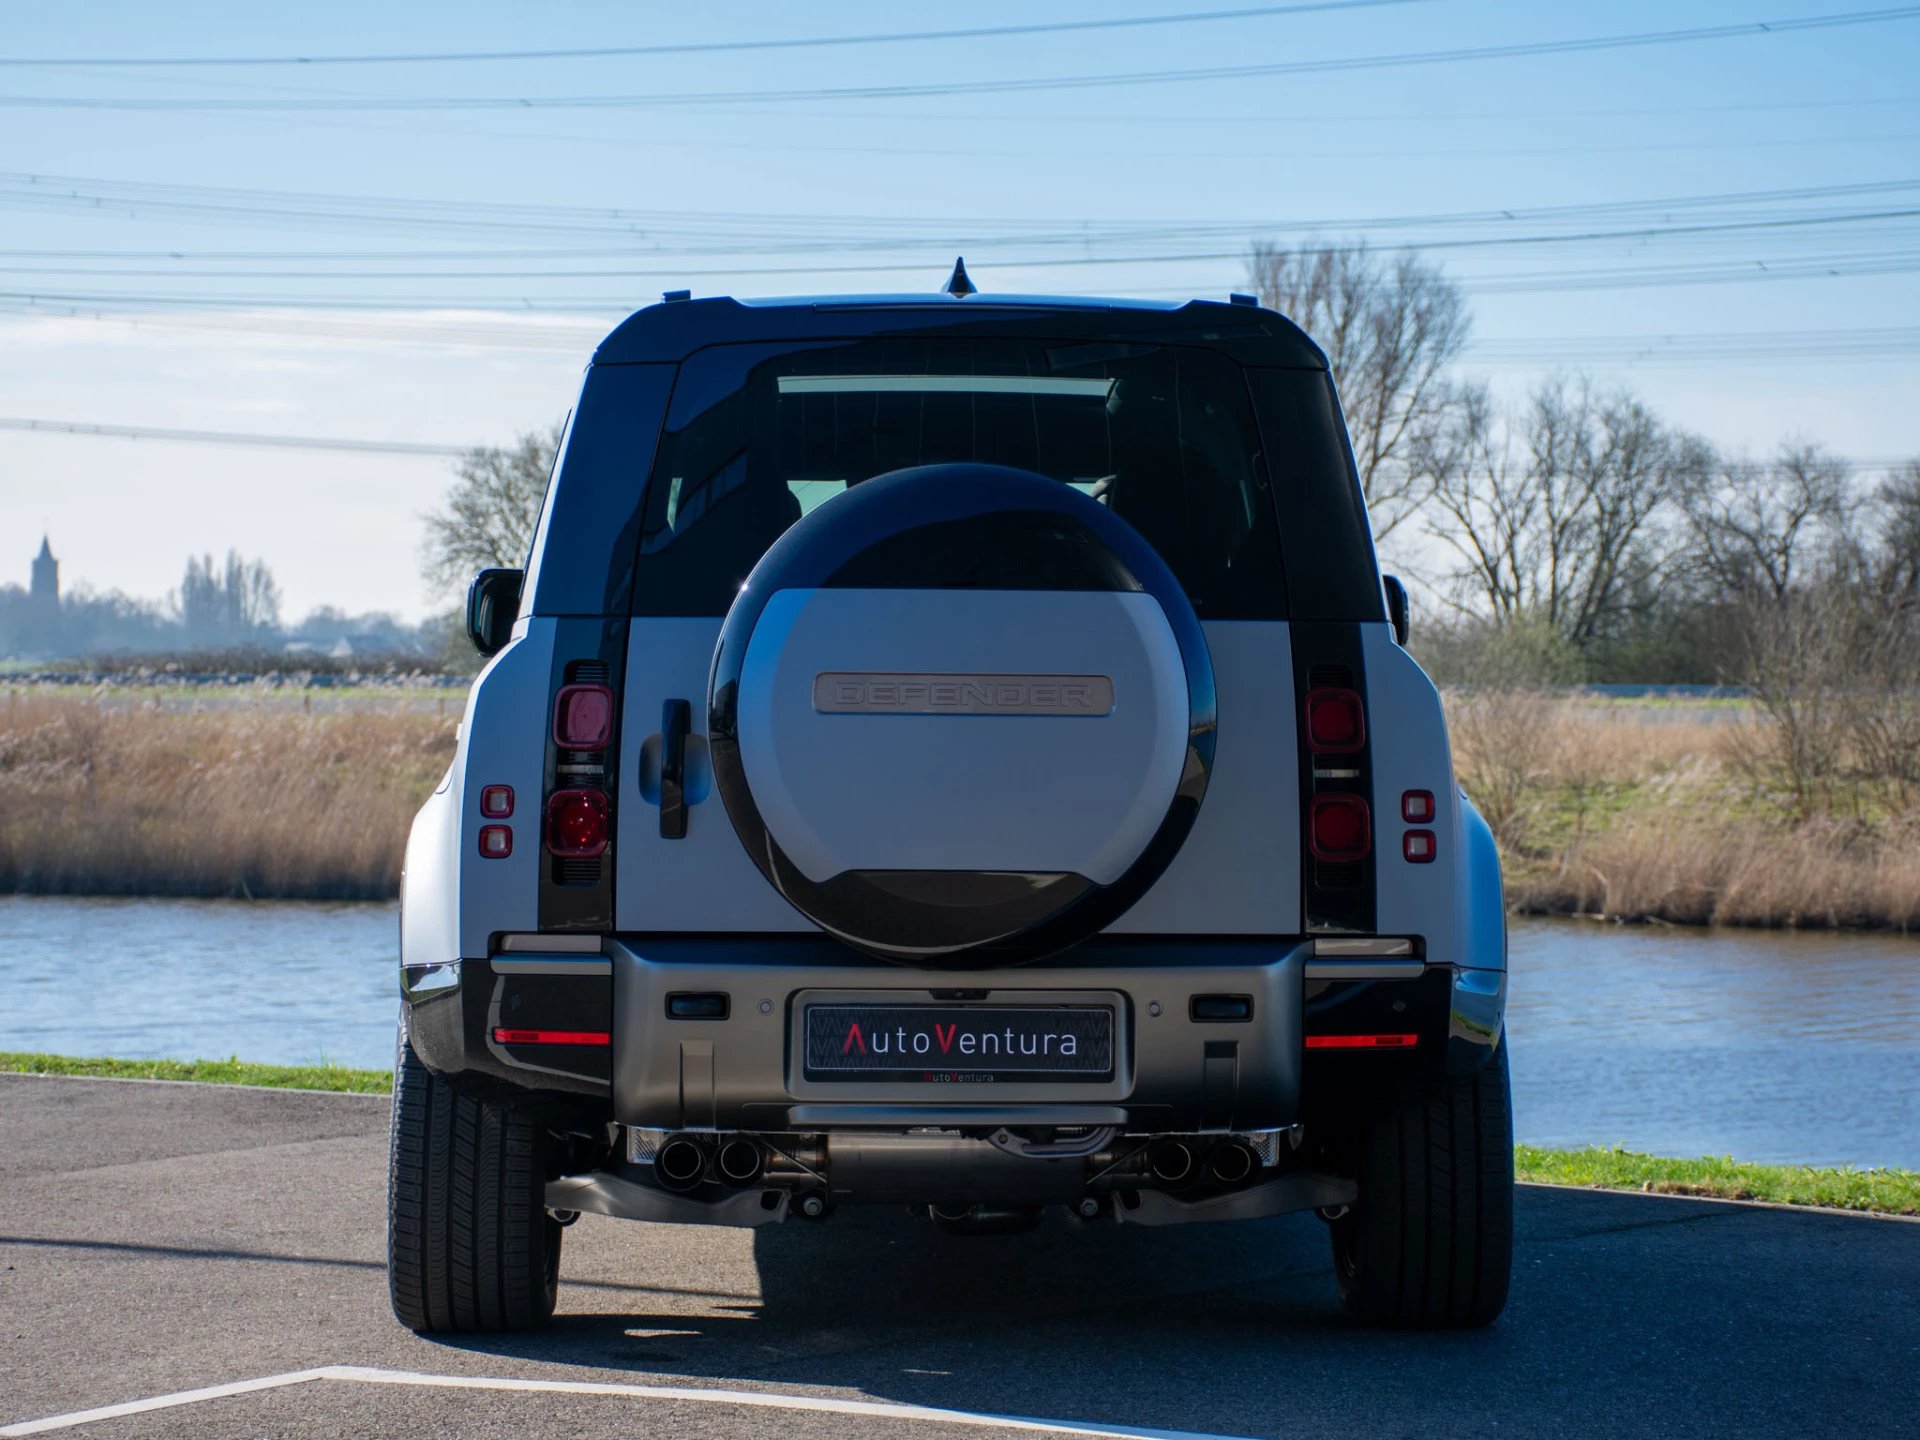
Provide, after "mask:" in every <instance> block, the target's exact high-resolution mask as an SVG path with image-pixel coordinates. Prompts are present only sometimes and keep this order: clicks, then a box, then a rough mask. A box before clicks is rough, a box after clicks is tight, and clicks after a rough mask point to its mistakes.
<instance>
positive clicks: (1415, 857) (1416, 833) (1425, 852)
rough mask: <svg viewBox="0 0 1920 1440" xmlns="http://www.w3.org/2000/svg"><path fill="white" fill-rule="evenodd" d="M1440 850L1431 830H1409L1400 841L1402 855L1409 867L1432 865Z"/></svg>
mask: <svg viewBox="0 0 1920 1440" xmlns="http://www.w3.org/2000/svg"><path fill="white" fill-rule="evenodd" d="M1439 848H1440V847H1439V843H1438V842H1437V841H1436V840H1435V839H1434V838H1433V832H1432V831H1431V830H1409V831H1407V833H1406V834H1405V835H1404V836H1402V837H1401V840H1400V854H1401V855H1402V856H1403V857H1404V858H1405V859H1406V861H1407V863H1408V864H1409V865H1431V864H1432V863H1433V857H1434V855H1435V854H1436V853H1438V851H1439Z"/></svg>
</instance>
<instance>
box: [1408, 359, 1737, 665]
mask: <svg viewBox="0 0 1920 1440" xmlns="http://www.w3.org/2000/svg"><path fill="white" fill-rule="evenodd" d="M1412 458H1413V469H1414V470H1415V472H1416V473H1418V474H1420V475H1422V476H1424V477H1425V483H1426V484H1427V485H1428V487H1429V488H1430V490H1431V493H1432V497H1433V505H1432V509H1431V511H1430V517H1429V523H1430V525H1431V528H1432V530H1433V533H1434V534H1435V535H1436V536H1437V537H1438V538H1439V539H1440V540H1442V541H1443V542H1444V543H1446V544H1447V545H1448V546H1450V547H1451V548H1452V549H1453V550H1454V551H1456V552H1457V553H1458V554H1459V555H1460V557H1461V558H1462V560H1463V561H1464V565H1463V567H1462V568H1461V570H1460V571H1459V572H1458V574H1457V577H1456V578H1457V579H1458V580H1459V581H1460V582H1461V583H1462V584H1463V586H1464V587H1465V588H1466V590H1467V592H1468V594H1469V595H1471V596H1472V597H1474V600H1475V601H1477V602H1478V603H1476V604H1474V605H1472V607H1471V608H1473V609H1476V610H1480V611H1482V612H1483V613H1489V614H1491V615H1492V616H1493V617H1494V618H1495V619H1497V620H1512V619H1516V618H1519V617H1523V616H1525V617H1533V618H1537V619H1538V620H1541V621H1543V622H1545V623H1546V624H1548V625H1549V626H1551V627H1552V629H1553V630H1554V631H1555V632H1557V633H1558V634H1560V635H1561V636H1563V637H1564V638H1565V639H1566V640H1567V641H1568V642H1570V643H1571V644H1574V645H1576V646H1583V647H1584V646H1587V645H1590V644H1591V643H1593V642H1594V641H1595V640H1596V639H1598V638H1599V637H1600V636H1601V635H1602V633H1603V632H1604V631H1605V630H1606V629H1607V628H1608V627H1609V626H1610V625H1612V624H1614V623H1615V622H1616V621H1618V620H1619V619H1620V618H1621V617H1622V615H1623V614H1624V613H1625V612H1626V611H1627V610H1628V609H1629V608H1630V607H1631V605H1632V604H1633V603H1634V598H1635V597H1636V596H1642V595H1646V594H1648V593H1651V592H1652V590H1653V588H1654V587H1652V586H1651V585H1650V584H1649V583H1648V582H1649V580H1650V578H1651V576H1652V574H1653V572H1654V571H1655V569H1656V568H1657V567H1658V566H1659V565H1660V564H1661V563H1662V560H1663V558H1664V556H1663V553H1662V552H1663V544H1662V542H1663V540H1664V536H1663V535H1662V533H1661V532H1660V530H1659V527H1658V526H1657V525H1656V523H1655V517H1656V516H1657V514H1658V512H1659V511H1660V509H1661V507H1662V506H1663V505H1665V504H1666V502H1667V500H1668V498H1669V496H1671V495H1672V494H1673V493H1674V492H1675V491H1676V490H1677V489H1679V488H1680V487H1682V486H1683V485H1686V484H1689V483H1693V477H1695V476H1697V475H1698V474H1700V473H1701V472H1702V471H1703V470H1704V468H1705V467H1706V465H1707V464H1708V463H1709V462H1710V458H1711V456H1710V452H1709V451H1708V450H1707V447H1706V446H1705V444H1704V443H1703V442H1701V441H1699V440H1697V439H1695V438H1694V437H1692V436H1689V435H1686V434H1684V433H1683V432H1680V431H1676V430H1672V429H1670V428H1668V427H1667V426H1665V425H1663V424H1662V423H1661V422H1660V420H1659V418H1658V417H1657V416H1655V415H1654V414H1653V412H1652V411H1651V410H1649V409H1648V408H1647V407H1646V406H1645V405H1644V404H1642V403H1641V402H1640V401H1638V400H1636V399H1634V398H1633V397H1632V396H1631V395H1628V394H1625V393H1623V392H1622V393H1614V394H1600V393H1598V392H1596V391H1595V390H1594V388H1593V386H1592V384H1591V382H1589V381H1587V380H1585V379H1578V380H1571V381H1569V380H1554V381H1550V382H1548V383H1547V384H1545V385H1543V386H1541V387H1540V388H1539V389H1538V390H1536V391H1535V392H1534V393H1533V395H1532V397H1531V398H1530V400H1529V403H1528V406H1527V409H1526V411H1525V413H1524V415H1523V416H1521V417H1520V418H1518V419H1517V420H1515V419H1509V420H1507V421H1505V422H1504V423H1502V421H1501V420H1500V419H1499V417H1498V416H1497V415H1496V413H1495V410H1494V407H1493V404H1492V402H1491V401H1490V400H1489V398H1488V396H1487V394H1486V392H1485V391H1484V390H1478V389H1474V390H1468V391H1466V392H1465V393H1464V395H1463V398H1462V401H1461V403H1460V404H1459V405H1458V406H1457V407H1455V409H1454V411H1453V413H1452V414H1451V415H1449V416H1446V417H1443V418H1442V420H1441V421H1440V423H1438V424H1437V425H1435V426H1434V427H1433V428H1432V429H1430V430H1429V431H1427V432H1426V433H1425V434H1423V435H1422V436H1421V437H1420V438H1419V439H1418V440H1417V441H1416V444H1415V445H1414V447H1413V455H1412Z"/></svg>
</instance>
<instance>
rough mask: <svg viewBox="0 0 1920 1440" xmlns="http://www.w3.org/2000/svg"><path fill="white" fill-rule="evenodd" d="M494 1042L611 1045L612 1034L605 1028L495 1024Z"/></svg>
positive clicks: (503, 1043)
mask: <svg viewBox="0 0 1920 1440" xmlns="http://www.w3.org/2000/svg"><path fill="white" fill-rule="evenodd" d="M493 1038H494V1042H495V1043H496V1044H499V1045H611V1044H612V1043H613V1036H612V1035H611V1034H610V1033H608V1032H607V1031H605V1030H509V1029H507V1028H506V1027H505V1026H503V1025H496V1026H495V1027H494V1031H493Z"/></svg>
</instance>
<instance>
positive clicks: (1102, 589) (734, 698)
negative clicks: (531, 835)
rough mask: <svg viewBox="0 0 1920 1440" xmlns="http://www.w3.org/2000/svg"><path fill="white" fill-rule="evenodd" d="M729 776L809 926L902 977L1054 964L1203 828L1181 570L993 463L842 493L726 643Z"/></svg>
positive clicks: (749, 833) (1192, 662)
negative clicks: (1049, 960) (901, 967)
mask: <svg viewBox="0 0 1920 1440" xmlns="http://www.w3.org/2000/svg"><path fill="white" fill-rule="evenodd" d="M707 703H708V707H709V712H710V713H709V741H710V744H711V747H712V750H711V753H712V760H713V773H714V781H715V784H716V785H717V786H718V788H719V790H720V795H721V798H722V800H723V801H724V802H725V804H726V809H727V814H728V815H729V816H730V817H731V818H732V821H733V825H734V828H735V830H736V831H737V832H738V833H739V835H740V838H741V841H742V842H743V843H744V844H745V846H746V848H747V852H748V854H750V855H751V856H752V857H753V859H754V862H755V863H756V864H757V865H759V867H760V869H761V870H762V871H763V872H764V873H765V874H766V877H767V879H768V880H770V881H771V882H772V883H773V885H774V887H775V888H776V889H777V890H779V892H780V893H781V894H782V895H784V896H785V897H786V898H787V899H788V901H790V902H791V903H792V904H793V905H794V906H795V907H796V908H797V909H798V910H800V912H801V913H802V914H804V915H805V916H807V918H808V919H810V920H812V921H813V922H814V923H815V924H816V925H818V926H820V928H821V929H823V930H825V931H827V932H828V933H830V934H832V935H835V936H837V937H839V938H840V939H841V940H843V941H845V942H846V943H848V944H850V945H854V946H857V947H859V948H860V949H862V950H866V951H868V952H870V953H872V954H875V955H880V956H884V957H885V958H887V959H890V960H896V961H902V962H906V963H910V964H919V965H928V966H943V967H956V968H964V967H970V966H972V967H977V966H984V965H995V964H1007V963H1018V962H1020V961H1025V960H1032V959H1037V958H1038V957H1040V956H1042V955H1046V954H1050V953H1052V952H1054V951H1058V950H1061V949H1064V948H1066V947H1067V946H1069V945H1072V944H1074V943H1076V942H1078V941H1080V940H1082V939H1084V938H1086V937H1087V936H1089V935H1091V934H1093V933H1095V932H1096V931H1099V930H1101V929H1103V928H1105V927H1106V926H1107V925H1109V924H1111V923H1112V922H1113V921H1114V920H1115V919H1117V918H1118V917H1119V916H1120V915H1121V914H1122V913H1123V912H1125V910H1126V909H1127V907H1128V906H1130V905H1132V904H1133V903H1134V901H1135V900H1137V899H1139V897H1140V896H1141V895H1143V894H1145V893H1146V891H1147V889H1148V887H1149V886H1151V885H1152V884H1153V882H1154V881H1155V880H1156V879H1158V878H1159V876H1160V874H1161V873H1162V872H1163V871H1164V870H1165V869H1166V867H1167V865H1168V863H1169V862H1170V861H1171V860H1172V859H1173V857H1174V855H1175V853H1176V852H1177V851H1178V850H1179V848H1180V845H1181V843H1182V842H1183V841H1184V840H1185V839H1186V836H1187V833H1188V831H1189V830H1190V829H1191V828H1192V826H1193V822H1194V818H1195V816H1196V815H1197V814H1198V813H1199V808H1200V802H1201V798H1202V797H1203V796H1204V795H1205V793H1206V788H1207V777H1208V772H1209V770H1210V767H1211V765H1212V760H1213V741H1214V723H1215V715H1214V703H1215V702H1214V683H1213V669H1212V666H1211V663H1210V661H1209V659H1208V655H1207V647H1206V641H1205V639H1204V638H1203V636H1202V635H1201V631H1200V624H1199V621H1198V620H1197V619H1196V618H1195V617H1194V613H1193V607H1192V606H1191V605H1190V604H1189V603H1188V601H1187V597H1186V594H1185V593H1184V592H1183V591H1182V590H1181V588H1180V585H1179V582H1178V581H1177V580H1175V578H1174V576H1173V574H1172V572H1171V571H1170V570H1168V568H1167V566H1166V563H1165V562H1164V561H1163V560H1161V558H1160V556H1159V555H1158V554H1157V553H1156V552H1155V551H1154V549H1153V547H1152V546H1151V545H1149V544H1148V543H1147V542H1146V541H1145V540H1144V539H1142V538H1141V536H1140V534H1139V532H1137V531H1136V530H1134V529H1133V528H1132V527H1131V526H1130V525H1128V524H1127V523H1126V522H1125V521H1124V520H1122V519H1120V518H1119V517H1118V516H1116V515H1114V514H1113V513H1112V512H1111V511H1109V510H1108V509H1107V507H1106V506H1105V505H1103V504H1101V503H1100V502H1099V501H1098V500H1096V499H1094V498H1093V497H1092V495H1090V494H1087V493H1083V492H1082V491H1081V490H1080V489H1078V488H1076V487H1074V486H1072V485H1068V484H1063V483H1062V482H1060V481H1057V480H1052V479H1049V478H1047V477H1046V476H1043V475H1036V474H1033V473H1031V472H1028V471H1024V470H1013V469H1008V468H1005V467H1002V466H996V465H975V464H949V465H929V466H922V467H919V468H916V469H911V470H896V471H894V472H892V473H891V474H887V475H881V476H877V477H875V478H874V479H871V480H868V481H866V482H864V483H862V484H858V485H854V486H851V487H849V488H848V489H847V490H846V491H844V492H843V493H841V494H839V495H836V496H834V497H833V498H832V499H830V500H828V501H827V502H826V503H824V504H822V505H821V506H820V507H819V508H817V509H816V510H814V511H813V512H812V513H811V514H809V515H807V516H806V517H805V518H803V519H801V520H800V521H798V522H797V523H796V524H795V525H794V526H793V527H792V528H791V529H789V530H788V531H787V532H786V534H784V535H783V536H782V537H781V538H780V539H779V540H777V541H776V542H775V543H774V545H773V546H772V548H771V549H769V550H768V551H767V553H766V555H765V556H764V557H763V558H762V559H761V561H760V563H759V564H758V565H756V566H755V567H754V570H753V573H752V574H751V575H749V576H748V577H747V582H746V584H745V585H744V586H743V587H742V588H741V591H740V594H739V596H738V597H737V598H736V600H735V601H734V604H733V607H732V609H731V610H730V611H729V612H728V614H727V618H726V622H725V624H724V625H723V626H722V627H721V632H720V641H719V646H718V648H717V650H716V651H715V654H714V663H713V671H712V675H711V678H710V680H709V683H708V689H707Z"/></svg>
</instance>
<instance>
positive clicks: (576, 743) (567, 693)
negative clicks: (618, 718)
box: [553, 685, 613, 750]
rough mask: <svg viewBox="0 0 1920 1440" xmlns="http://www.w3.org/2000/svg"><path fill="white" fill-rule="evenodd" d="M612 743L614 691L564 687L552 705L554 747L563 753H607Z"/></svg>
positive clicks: (575, 686) (572, 686) (604, 687)
mask: <svg viewBox="0 0 1920 1440" xmlns="http://www.w3.org/2000/svg"><path fill="white" fill-rule="evenodd" d="M612 739H613V691H611V690H609V689H608V688H607V687H606V686H604V685H563V686H561V687H560V693H559V695H558V696H556V697H555V699H554V702H553V743H554V744H556V745H558V746H559V747H560V748H561V749H562V750H604V749H606V748H607V742H608V741H610V740H612Z"/></svg>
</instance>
